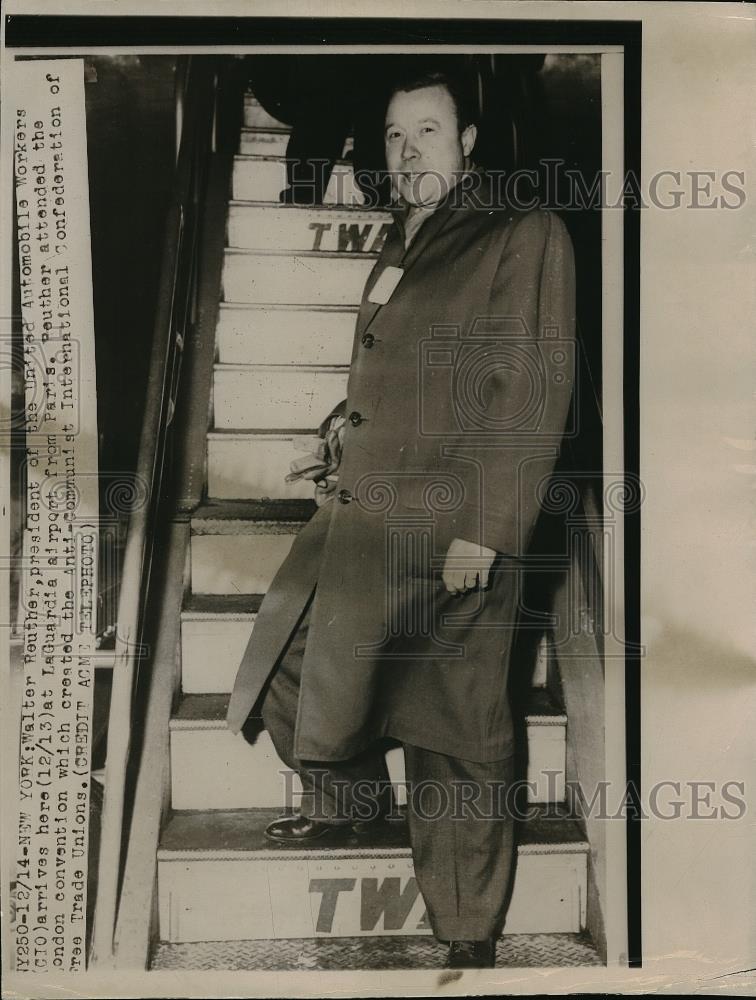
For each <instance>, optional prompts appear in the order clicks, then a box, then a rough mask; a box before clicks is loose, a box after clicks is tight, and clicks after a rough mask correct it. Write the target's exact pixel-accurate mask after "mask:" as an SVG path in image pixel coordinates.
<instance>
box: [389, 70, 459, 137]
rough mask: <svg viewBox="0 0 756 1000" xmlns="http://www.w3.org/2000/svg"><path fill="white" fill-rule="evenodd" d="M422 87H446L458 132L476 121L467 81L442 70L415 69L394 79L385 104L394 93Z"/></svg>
mask: <svg viewBox="0 0 756 1000" xmlns="http://www.w3.org/2000/svg"><path fill="white" fill-rule="evenodd" d="M423 87H446V89H447V90H448V91H449V95H450V96H451V99H452V101H453V102H454V110H455V111H456V114H457V127H458V129H459V132H460V133H461V132H463V131H464V130H465V129H466V128H467V126H468V125H473V124H475V123H476V122H477V118H478V115H477V105H476V103H475V102H474V101H473V98H472V94H471V92H470V84H469V82H468V81H467V80H465V79H463V77H462V76H461V75H460V74H457V73H448V72H446V71H444V70H433V69H431V70H426V71H420V72H417V71H415V72H414V73H407V74H405V75H404V76H401V77H399V78H398V79H396V80H394V82H393V83H392V85H391V87H390V88H389V93H388V100H387V101H386V106H387V107H388V103H389V101H390V100H391V98H392V97H393V96H394V94H397V93H408V92H410V91H413V90H422V89H423Z"/></svg>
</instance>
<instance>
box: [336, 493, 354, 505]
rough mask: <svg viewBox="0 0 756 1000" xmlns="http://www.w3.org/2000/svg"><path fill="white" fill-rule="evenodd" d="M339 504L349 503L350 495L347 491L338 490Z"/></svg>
mask: <svg viewBox="0 0 756 1000" xmlns="http://www.w3.org/2000/svg"><path fill="white" fill-rule="evenodd" d="M338 495H339V503H351V502H352V494H351V493H350V492H349V490H339V494H338Z"/></svg>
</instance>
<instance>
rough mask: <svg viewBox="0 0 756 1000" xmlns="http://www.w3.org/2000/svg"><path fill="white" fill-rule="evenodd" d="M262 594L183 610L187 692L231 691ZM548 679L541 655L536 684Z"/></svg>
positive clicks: (198, 600)
mask: <svg viewBox="0 0 756 1000" xmlns="http://www.w3.org/2000/svg"><path fill="white" fill-rule="evenodd" d="M261 599H262V598H261V595H259V594H256V595H248V594H235V595H208V594H193V595H191V596H190V600H189V602H188V603H187V606H186V607H185V609H184V611H182V613H181V690H182V691H183V692H184V693H185V694H224V693H225V694H228V693H229V692H230V691H231V689H232V687H233V684H234V678H235V677H236V671H237V668H238V666H239V663H240V662H241V658H242V656H243V655H244V650H245V649H246V648H247V643H248V642H249V637H250V635H251V634H252V629H253V628H254V623H255V615H256V613H257V608H258V607H259V603H260V601H261ZM545 683H546V661H545V659H544V658H539V659H538V661H537V664H536V669H535V672H534V675H533V687H534V688H543V686H544V685H545Z"/></svg>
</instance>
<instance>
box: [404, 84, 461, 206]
mask: <svg viewBox="0 0 756 1000" xmlns="http://www.w3.org/2000/svg"><path fill="white" fill-rule="evenodd" d="M475 136H476V129H475V126H474V125H468V126H467V128H466V129H465V130H464V131H463V132H462V134H461V135H460V133H459V127H458V125H457V114H456V110H455V107H454V99H453V98H452V96H451V94H450V93H449V91H448V90H447V89H446V87H445V86H443V85H442V84H434V85H433V86H432V87H422V88H421V89H420V90H410V91H403V90H400V91H398V92H397V93H396V94H394V96H393V97H392V98H391V101H390V102H389V106H388V108H387V109H386V130H385V133H384V137H385V143H386V166H387V167H388V169H389V171H391V174H392V180H393V184H394V188H395V190H396V191H397V192H398V193H399V194H400V195H401V197H402V198H403V199H404V200H405V201H406V202H407V203H408V204H410V205H415V206H421V205H424V206H432V205H433V204H435V203H436V202H438V201H440V200H441V199H442V198H443V197H444V196H445V195H446V194H447V192H448V191H449V189H450V188H451V186H452V185H453V184H454V183H455V181H456V180H458V179H459V175H460V173H461V172H462V170H463V169H464V165H465V157H466V156H467V155H469V153H470V152H471V150H472V148H473V145H474V144H475Z"/></svg>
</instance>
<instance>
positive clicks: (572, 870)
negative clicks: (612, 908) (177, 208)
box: [158, 808, 589, 942]
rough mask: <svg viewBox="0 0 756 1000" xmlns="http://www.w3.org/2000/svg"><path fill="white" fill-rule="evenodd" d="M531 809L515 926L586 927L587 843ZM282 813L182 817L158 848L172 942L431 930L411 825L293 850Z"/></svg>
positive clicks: (509, 929)
mask: <svg viewBox="0 0 756 1000" xmlns="http://www.w3.org/2000/svg"><path fill="white" fill-rule="evenodd" d="M532 811H533V812H534V814H535V818H533V819H529V820H528V821H527V822H524V823H522V824H520V827H521V830H520V841H519V844H518V863H517V871H516V876H515V884H514V890H513V894H512V902H511V906H510V908H509V912H508V917H507V922H506V931H505V933H507V934H523V933H578V932H579V931H581V930H582V929H583V927H584V925H585V900H586V872H587V854H588V850H589V846H588V844H587V842H586V840H585V838H584V836H583V834H582V832H581V831H580V828H579V826H578V824H577V823H576V822H574V821H573V820H571V819H568V818H565V817H564V816H563V815H562V814H560V812H559V811H558V810H554V809H553V808H549V809H533V810H532ZM278 812H279V811H278V810H277V809H271V810H233V811H227V812H226V811H224V812H187V813H176V814H175V815H174V816H173V817H172V819H171V820H170V822H169V823H168V825H167V827H166V829H165V830H164V832H163V837H162V841H161V846H160V847H159V849H158V899H159V915H160V920H159V922H160V938H161V939H162V940H164V941H169V942H179V941H212V940H216V941H218V940H220V941H244V940H247V941H249V940H259V939H262V938H267V939H270V938H303V937H307V938H312V937H353V936H368V935H377V936H384V935H402V934H430V933H431V932H430V927H429V926H428V923H427V920H426V918H425V907H424V904H423V900H422V897H420V895H419V892H418V891H417V884H416V882H415V881H414V874H413V867H412V857H411V854H410V850H409V847H408V845H407V842H406V829H405V827H404V825H403V824H401V823H399V824H385V825H384V829H383V831H382V833H381V836H380V837H379V836H376V835H373V836H372V837H371V839H370V841H369V842H368V838H367V836H365V835H363V836H360V837H357V836H355V837H353V838H351V840H350V842H349V843H347V844H345V845H343V846H341V847H335V848H334V847H331V848H328V847H323V846H321V847H315V846H313V847H310V848H309V849H303V848H302V847H301V846H298V847H295V848H290V847H285V846H283V845H278V844H273V843H270V842H269V841H267V840H266V839H265V837H264V834H263V830H264V829H265V826H266V825H267V824H268V823H269V822H270V821H271V820H272V819H274V818H275V817H276V816H277V815H278ZM408 902H410V903H411V905H409V906H407V903H408ZM334 904H335V905H334ZM407 911H409V912H407Z"/></svg>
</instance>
